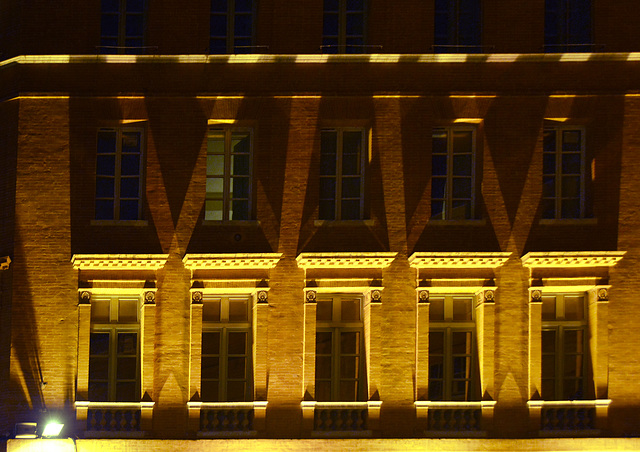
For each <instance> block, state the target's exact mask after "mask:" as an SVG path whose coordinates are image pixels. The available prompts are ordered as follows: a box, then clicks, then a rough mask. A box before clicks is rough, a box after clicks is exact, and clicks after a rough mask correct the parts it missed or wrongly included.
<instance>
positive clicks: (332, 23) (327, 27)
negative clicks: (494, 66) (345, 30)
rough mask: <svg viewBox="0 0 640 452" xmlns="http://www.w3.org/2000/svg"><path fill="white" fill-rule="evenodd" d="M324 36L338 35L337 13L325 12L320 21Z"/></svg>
mask: <svg viewBox="0 0 640 452" xmlns="http://www.w3.org/2000/svg"><path fill="white" fill-rule="evenodd" d="M322 34H323V35H324V36H338V14H333V13H325V14H324V18H323V21H322Z"/></svg>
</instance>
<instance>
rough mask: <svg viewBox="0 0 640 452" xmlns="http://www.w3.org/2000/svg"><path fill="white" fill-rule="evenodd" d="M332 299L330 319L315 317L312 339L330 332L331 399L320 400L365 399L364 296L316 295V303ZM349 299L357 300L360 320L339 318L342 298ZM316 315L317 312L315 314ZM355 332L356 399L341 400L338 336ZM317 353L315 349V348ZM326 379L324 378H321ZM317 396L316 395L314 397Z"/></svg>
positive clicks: (349, 294)
mask: <svg viewBox="0 0 640 452" xmlns="http://www.w3.org/2000/svg"><path fill="white" fill-rule="evenodd" d="M329 299H331V300H332V320H330V321H329V320H319V319H316V337H315V338H314V341H317V335H318V333H331V344H332V350H331V380H330V381H331V397H330V398H331V400H324V401H322V402H363V401H366V400H367V376H366V363H365V360H366V350H365V337H364V297H363V296H362V295H361V294H353V293H344V294H343V293H341V294H322V295H318V299H317V303H321V302H323V301H327V300H329ZM343 299H350V300H354V299H357V300H359V303H360V307H359V314H360V321H357V322H354V321H352V322H349V321H342V318H341V307H342V300H343ZM316 315H317V314H316ZM350 332H357V333H359V344H358V370H357V372H358V377H357V379H356V381H357V390H356V400H341V399H340V381H341V380H342V378H341V375H340V361H341V359H340V358H341V357H342V353H341V351H340V341H339V336H340V334H341V333H350ZM316 354H317V350H316ZM315 379H316V384H315V387H316V390H317V382H318V375H317V372H316V376H315ZM322 380H323V381H326V379H322ZM316 398H317V397H316Z"/></svg>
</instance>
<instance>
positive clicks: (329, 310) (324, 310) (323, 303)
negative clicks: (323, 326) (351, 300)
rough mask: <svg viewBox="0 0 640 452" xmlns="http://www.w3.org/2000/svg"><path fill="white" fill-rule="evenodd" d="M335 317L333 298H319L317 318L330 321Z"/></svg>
mask: <svg viewBox="0 0 640 452" xmlns="http://www.w3.org/2000/svg"><path fill="white" fill-rule="evenodd" d="M332 318H333V300H317V302H316V320H317V321H319V322H320V321H327V322H330V321H331V320H332Z"/></svg>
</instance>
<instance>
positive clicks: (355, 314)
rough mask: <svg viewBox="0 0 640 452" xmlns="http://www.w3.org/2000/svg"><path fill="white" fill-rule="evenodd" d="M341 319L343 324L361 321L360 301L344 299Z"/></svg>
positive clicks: (341, 306) (341, 307)
mask: <svg viewBox="0 0 640 452" xmlns="http://www.w3.org/2000/svg"><path fill="white" fill-rule="evenodd" d="M340 311H341V319H342V321H343V322H359V321H360V299H358V298H353V299H348V298H343V299H342V303H341V305H340Z"/></svg>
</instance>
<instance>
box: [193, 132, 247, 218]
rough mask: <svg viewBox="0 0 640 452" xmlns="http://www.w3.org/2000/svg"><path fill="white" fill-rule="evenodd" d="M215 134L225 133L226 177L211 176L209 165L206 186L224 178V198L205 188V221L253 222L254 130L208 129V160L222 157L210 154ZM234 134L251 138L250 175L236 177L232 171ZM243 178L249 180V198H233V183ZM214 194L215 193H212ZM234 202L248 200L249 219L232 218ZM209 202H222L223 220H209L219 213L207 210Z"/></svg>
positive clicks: (206, 171) (206, 172)
mask: <svg viewBox="0 0 640 452" xmlns="http://www.w3.org/2000/svg"><path fill="white" fill-rule="evenodd" d="M214 132H222V133H224V175H223V176H219V175H215V174H209V169H208V163H207V168H206V169H205V178H206V180H205V184H208V181H209V180H210V179H215V178H222V180H223V182H222V184H223V188H222V198H216V197H213V196H212V195H210V194H209V192H208V191H207V187H205V205H204V221H205V222H207V223H208V222H212V223H222V222H224V223H226V222H230V221H252V220H253V218H254V193H253V191H254V181H253V174H254V166H253V159H254V153H255V152H254V143H255V134H254V131H253V128H251V127H221V126H218V125H213V126H210V127H209V128H208V129H207V160H208V158H209V156H211V155H220V154H215V153H213V152H210V150H209V149H210V148H209V142H210V140H211V138H212V136H211V134H212V133H214ZM234 133H247V134H248V136H249V174H248V175H234V174H232V172H231V170H232V168H231V160H232V157H233V155H235V154H234V152H233V149H232V142H233V134H234ZM234 177H235V178H241V177H246V178H247V179H248V183H249V187H248V192H247V193H248V195H247V196H248V197H247V198H246V199H245V198H232V197H231V193H232V187H231V182H232V180H233V178H234ZM212 193H213V192H212ZM234 200H246V201H247V218H245V219H233V218H231V214H230V208H231V206H232V203H233V201H234ZM208 201H222V218H221V219H213V218H207V215H208V214H209V213H210V212H217V211H215V210H211V211H210V210H208V209H207V202H208Z"/></svg>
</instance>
